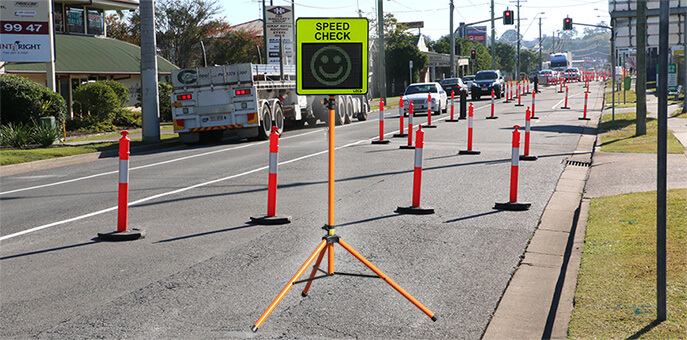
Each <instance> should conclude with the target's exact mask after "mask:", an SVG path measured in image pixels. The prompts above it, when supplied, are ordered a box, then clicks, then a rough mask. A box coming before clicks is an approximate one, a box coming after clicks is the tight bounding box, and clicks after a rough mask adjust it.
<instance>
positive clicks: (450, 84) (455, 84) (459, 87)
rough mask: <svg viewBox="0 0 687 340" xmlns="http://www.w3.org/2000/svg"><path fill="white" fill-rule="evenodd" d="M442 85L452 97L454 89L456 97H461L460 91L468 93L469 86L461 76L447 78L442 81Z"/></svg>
mask: <svg viewBox="0 0 687 340" xmlns="http://www.w3.org/2000/svg"><path fill="white" fill-rule="evenodd" d="M441 87H442V88H443V89H444V91H446V95H447V96H449V97H451V91H454V97H460V91H463V92H465V94H467V91H468V88H467V86H465V84H464V83H463V80H462V79H460V78H446V79H444V80H442V81H441Z"/></svg>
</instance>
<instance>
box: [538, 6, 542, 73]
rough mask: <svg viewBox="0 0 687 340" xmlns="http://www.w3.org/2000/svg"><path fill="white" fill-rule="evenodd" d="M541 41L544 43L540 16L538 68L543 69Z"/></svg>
mask: <svg viewBox="0 0 687 340" xmlns="http://www.w3.org/2000/svg"><path fill="white" fill-rule="evenodd" d="M541 43H542V41H541V17H539V68H538V70H539V71H541V63H542V60H541Z"/></svg>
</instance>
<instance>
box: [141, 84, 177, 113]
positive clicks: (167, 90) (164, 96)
mask: <svg viewBox="0 0 687 340" xmlns="http://www.w3.org/2000/svg"><path fill="white" fill-rule="evenodd" d="M141 92H142V90H141V88H138V90H136V100H138V101H139V102H138V103H137V104H136V106H137V107H138V106H141V104H140V102H141V101H142V100H141V97H142V94H141ZM157 97H158V103H159V105H160V106H159V109H160V121H163V122H171V121H172V85H170V84H169V83H166V82H164V81H161V82H159V83H158V85H157Z"/></svg>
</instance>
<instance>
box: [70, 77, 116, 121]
mask: <svg viewBox="0 0 687 340" xmlns="http://www.w3.org/2000/svg"><path fill="white" fill-rule="evenodd" d="M73 96H74V102H75V104H76V105H74V106H73V108H74V111H75V113H78V114H79V116H80V117H81V118H82V119H83V118H85V117H86V116H89V117H90V119H93V120H94V121H95V122H111V121H112V118H113V117H114V111H115V110H116V109H117V108H119V107H120V106H121V105H120V104H119V99H118V98H117V94H116V93H115V91H114V90H113V89H112V88H111V87H109V86H107V85H105V84H104V83H102V82H95V83H87V84H83V85H79V87H77V88H76V89H74V93H73Z"/></svg>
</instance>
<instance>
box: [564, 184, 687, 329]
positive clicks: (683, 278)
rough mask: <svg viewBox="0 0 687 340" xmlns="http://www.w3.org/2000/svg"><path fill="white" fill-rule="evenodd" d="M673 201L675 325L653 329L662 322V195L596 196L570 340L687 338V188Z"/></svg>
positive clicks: (670, 255) (671, 299) (670, 251)
mask: <svg viewBox="0 0 687 340" xmlns="http://www.w3.org/2000/svg"><path fill="white" fill-rule="evenodd" d="M667 202H668V204H667V241H666V243H667V246H666V249H667V315H668V320H667V321H665V322H662V323H660V324H658V325H655V324H652V322H653V321H654V320H655V319H656V192H655V191H654V192H644V193H633V194H625V195H616V196H607V197H601V198H593V199H592V200H591V208H590V211H589V219H588V224H587V231H586V236H585V244H584V251H583V254H582V263H581V266H580V274H579V278H578V282H577V290H576V292H575V304H574V309H573V313H572V318H571V320H570V325H569V329H568V336H569V338H570V339H640V338H641V339H685V335H686V334H687V255H686V254H687V224H686V223H685V221H687V190H685V189H680V190H669V191H668V197H667ZM652 326H653V327H652Z"/></svg>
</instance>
